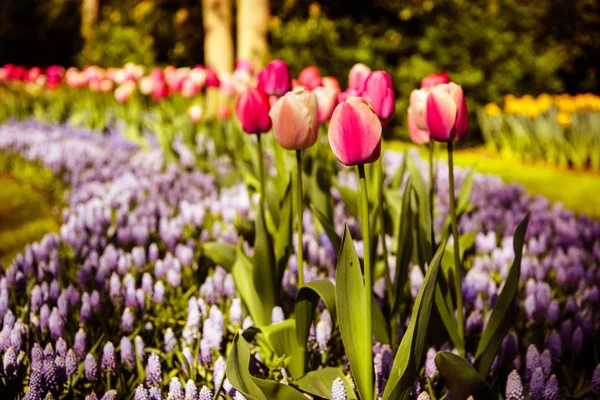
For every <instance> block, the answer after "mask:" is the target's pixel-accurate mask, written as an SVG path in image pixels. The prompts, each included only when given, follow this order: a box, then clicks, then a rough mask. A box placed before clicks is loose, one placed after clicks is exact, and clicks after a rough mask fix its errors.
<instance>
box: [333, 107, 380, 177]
mask: <svg viewBox="0 0 600 400" xmlns="http://www.w3.org/2000/svg"><path fill="white" fill-rule="evenodd" d="M328 136H329V144H330V145H331V150H332V151H333V153H334V154H335V156H336V157H337V158H338V160H340V161H341V162H342V163H343V164H345V165H347V166H353V165H359V164H366V163H371V162H374V161H376V160H377V159H378V158H379V155H380V153H381V122H380V121H379V118H378V117H377V114H376V113H375V110H373V107H372V106H371V104H369V102H368V101H366V100H365V99H362V98H360V97H349V98H348V99H347V100H346V101H345V102H343V103H340V104H338V106H337V107H336V108H335V110H334V111H333V115H332V116H331V122H330V124H329V132H328Z"/></svg>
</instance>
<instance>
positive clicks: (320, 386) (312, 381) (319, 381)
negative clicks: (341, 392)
mask: <svg viewBox="0 0 600 400" xmlns="http://www.w3.org/2000/svg"><path fill="white" fill-rule="evenodd" d="M337 378H341V379H342V380H343V381H344V384H345V386H346V396H347V399H348V400H356V394H355V393H354V390H352V388H351V387H350V385H349V384H348V381H347V380H346V376H345V375H344V373H343V372H342V370H341V369H340V368H335V367H326V368H323V369H320V370H317V371H310V372H309V373H307V374H306V375H304V376H303V377H302V378H300V379H298V380H297V381H295V382H293V385H294V386H295V387H297V388H298V389H300V390H301V391H303V392H305V393H308V394H311V395H313V396H318V397H320V398H324V399H329V398H330V397H331V385H332V384H333V381H334V380H336V379H337Z"/></svg>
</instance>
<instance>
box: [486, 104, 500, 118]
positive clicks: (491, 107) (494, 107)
mask: <svg viewBox="0 0 600 400" xmlns="http://www.w3.org/2000/svg"><path fill="white" fill-rule="evenodd" d="M485 113H486V114H487V115H489V116H490V117H497V116H498V115H500V114H502V110H501V109H500V107H498V104H496V103H488V104H486V105H485Z"/></svg>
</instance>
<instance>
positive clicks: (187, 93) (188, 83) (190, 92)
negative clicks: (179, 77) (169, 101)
mask: <svg viewBox="0 0 600 400" xmlns="http://www.w3.org/2000/svg"><path fill="white" fill-rule="evenodd" d="M198 93H200V85H199V84H197V83H196V82H194V81H193V80H191V79H189V78H188V79H185V80H184V81H183V84H182V85H181V94H182V95H183V96H184V97H187V98H188V99H189V98H192V97H194V96H197V95H198Z"/></svg>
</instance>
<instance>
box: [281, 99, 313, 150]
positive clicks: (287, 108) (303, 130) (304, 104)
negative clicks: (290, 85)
mask: <svg viewBox="0 0 600 400" xmlns="http://www.w3.org/2000/svg"><path fill="white" fill-rule="evenodd" d="M269 115H270V116H271V120H272V121H273V134H274V136H275V140H276V141H277V143H279V144H280V145H281V147H283V148H284V149H287V150H300V149H306V148H308V147H310V146H312V145H313V144H315V142H316V141H317V138H318V136H319V121H318V114H317V96H316V95H315V94H314V93H313V92H310V91H308V90H305V89H302V88H296V89H294V90H293V91H292V92H287V93H286V94H285V95H284V96H283V97H281V98H280V99H279V100H277V102H276V103H275V105H274V106H273V108H272V109H271V111H270V112H269Z"/></svg>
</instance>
